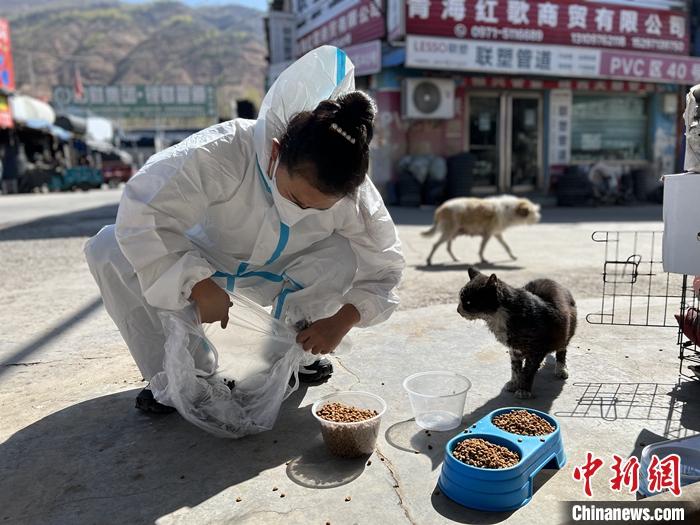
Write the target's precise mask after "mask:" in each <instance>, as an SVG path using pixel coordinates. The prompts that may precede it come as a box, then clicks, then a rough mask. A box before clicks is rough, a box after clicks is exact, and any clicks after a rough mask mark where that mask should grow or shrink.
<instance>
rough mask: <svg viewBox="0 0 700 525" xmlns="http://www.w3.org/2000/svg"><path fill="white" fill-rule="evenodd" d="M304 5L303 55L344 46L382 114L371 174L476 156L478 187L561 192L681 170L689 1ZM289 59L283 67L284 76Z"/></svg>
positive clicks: (386, 187)
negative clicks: (603, 171) (566, 185)
mask: <svg viewBox="0 0 700 525" xmlns="http://www.w3.org/2000/svg"><path fill="white" fill-rule="evenodd" d="M383 6H384V11H381V10H379V9H378V8H377V4H376V3H375V2H374V0H338V1H336V2H332V3H329V4H328V5H326V4H324V5H323V6H317V5H315V3H312V2H306V1H304V0H296V2H294V4H293V6H292V8H293V9H294V11H295V14H296V16H297V21H298V23H297V27H296V43H297V48H296V52H295V56H300V55H301V54H303V53H304V52H306V51H308V50H309V49H312V48H314V47H316V46H318V45H323V44H326V43H328V44H332V45H336V46H339V47H341V48H343V49H344V50H345V51H346V52H347V53H348V55H349V56H350V57H351V59H352V60H353V62H354V63H355V65H356V75H357V78H356V83H357V86H358V88H360V89H365V90H368V91H370V92H371V94H372V95H373V96H374V98H375V99H376V100H377V105H378V109H379V113H378V118H377V121H376V130H375V139H374V141H373V145H372V156H371V158H372V160H371V176H372V178H373V180H374V181H375V183H376V184H377V186H378V187H379V188H380V189H381V190H382V191H383V192H384V193H385V195H389V196H390V195H391V192H392V188H391V186H392V184H394V183H396V182H397V180H398V178H399V176H400V174H399V169H398V166H399V163H400V161H401V159H402V158H404V157H405V156H407V155H410V156H417V155H434V156H440V157H444V158H448V159H449V158H451V157H455V156H464V155H465V154H469V155H470V156H471V159H472V162H471V165H470V166H471V169H470V175H469V177H470V181H469V183H468V184H467V183H465V184H463V185H461V186H462V187H463V188H468V191H469V193H473V194H477V195H484V194H493V193H497V192H514V193H521V192H530V191H533V190H536V191H545V192H546V191H548V190H549V189H550V187H551V182H552V180H553V179H554V178H556V177H553V175H556V174H557V173H562V172H564V171H565V170H566V169H569V168H571V167H577V166H580V167H582V169H586V168H587V167H590V166H591V165H593V164H594V163H598V162H606V163H612V164H616V165H622V166H624V167H625V169H631V168H638V167H646V168H649V170H650V171H651V172H653V173H654V174H660V173H664V172H672V171H674V170H675V169H677V167H678V164H679V155H678V152H679V151H680V145H679V141H680V140H681V139H682V136H681V134H680V133H679V126H678V122H679V120H680V119H679V117H680V113H681V112H682V105H683V102H682V100H683V94H684V92H685V86H687V85H692V84H695V83H698V82H700V59H697V58H692V57H690V56H688V54H689V39H688V33H689V27H688V20H689V15H688V12H687V11H686V4H685V3H684V2H679V1H676V0H653V1H643V0H640V1H639V2H631V1H627V0H600V1H596V2H588V1H581V0H557V1H554V0H444V1H443V0H387V1H386V2H385V4H383ZM284 65H286V64H282V63H280V64H272V65H271V67H270V75H271V76H272V77H274V76H276V74H278V73H279V72H280V71H281V70H282V69H283V66H284Z"/></svg>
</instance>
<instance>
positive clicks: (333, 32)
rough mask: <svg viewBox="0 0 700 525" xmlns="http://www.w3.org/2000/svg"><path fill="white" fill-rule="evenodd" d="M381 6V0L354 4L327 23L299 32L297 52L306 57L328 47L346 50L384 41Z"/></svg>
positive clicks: (305, 28)
mask: <svg viewBox="0 0 700 525" xmlns="http://www.w3.org/2000/svg"><path fill="white" fill-rule="evenodd" d="M379 5H380V4H379V0H354V1H352V2H350V3H348V7H347V9H345V10H344V11H342V12H340V13H338V14H337V15H335V16H333V17H332V18H329V19H327V20H326V21H325V22H323V23H321V24H318V22H316V23H315V24H314V25H305V26H304V27H302V28H298V29H297V37H298V41H297V52H298V53H299V54H300V55H303V54H305V53H307V52H309V51H311V50H312V49H314V48H316V47H318V46H321V45H324V44H331V45H334V46H337V47H341V48H343V47H347V46H350V45H355V44H359V43H361V42H368V41H370V40H375V39H378V38H382V37H383V36H384V34H385V32H386V25H385V21H384V16H383V15H382V11H381V9H380V7H379ZM309 27H313V29H312V30H308V28H309Z"/></svg>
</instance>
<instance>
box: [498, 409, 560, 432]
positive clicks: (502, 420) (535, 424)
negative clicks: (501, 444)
mask: <svg viewBox="0 0 700 525" xmlns="http://www.w3.org/2000/svg"><path fill="white" fill-rule="evenodd" d="M493 424H494V425H496V426H497V427H498V428H500V429H501V430H505V431H506V432H510V433H511V434H518V435H521V436H544V435H545V434H551V433H552V432H554V427H553V426H552V425H551V423H550V422H549V421H547V420H546V419H543V418H541V417H540V416H538V415H537V414H533V413H532V412H528V411H527V410H513V411H512V412H507V413H506V414H501V415H500V416H496V417H494V418H493Z"/></svg>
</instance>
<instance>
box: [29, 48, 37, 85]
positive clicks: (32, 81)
mask: <svg viewBox="0 0 700 525" xmlns="http://www.w3.org/2000/svg"><path fill="white" fill-rule="evenodd" d="M27 65H28V67H29V85H30V86H31V87H32V89H34V86H36V78H35V76H34V55H33V54H32V52H31V51H27Z"/></svg>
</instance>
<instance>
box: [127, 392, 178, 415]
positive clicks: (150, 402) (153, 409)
mask: <svg viewBox="0 0 700 525" xmlns="http://www.w3.org/2000/svg"><path fill="white" fill-rule="evenodd" d="M136 408H138V409H139V410H142V411H143V412H147V413H149V414H172V413H173V412H175V408H174V407H169V406H168V405H164V404H162V403H159V402H158V401H156V398H155V397H153V392H151V391H150V389H149V388H148V387H146V388H144V389H143V390H141V392H139V395H137V396H136Z"/></svg>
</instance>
